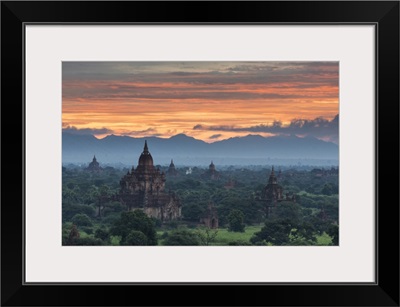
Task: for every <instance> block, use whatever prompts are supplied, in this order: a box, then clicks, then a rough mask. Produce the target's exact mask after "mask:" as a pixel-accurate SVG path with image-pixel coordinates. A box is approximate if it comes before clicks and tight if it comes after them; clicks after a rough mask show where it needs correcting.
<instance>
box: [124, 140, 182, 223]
mask: <svg viewBox="0 0 400 307" xmlns="http://www.w3.org/2000/svg"><path fill="white" fill-rule="evenodd" d="M165 181H166V179H165V173H164V172H160V170H159V169H158V168H156V167H155V166H154V164H153V157H152V156H151V154H150V152H149V149H148V146H147V141H145V143H144V149H143V152H142V154H141V155H140V157H139V163H138V166H137V168H136V169H135V168H134V167H132V169H131V171H128V173H127V174H126V175H125V176H124V177H123V178H122V179H121V181H120V193H119V199H120V200H121V202H122V203H124V204H125V205H126V206H127V209H128V210H136V209H141V210H143V211H144V212H145V213H146V214H147V215H148V216H151V217H154V218H157V219H159V220H161V221H171V220H176V219H179V218H180V217H181V203H180V200H179V198H178V196H177V195H175V193H167V192H165Z"/></svg>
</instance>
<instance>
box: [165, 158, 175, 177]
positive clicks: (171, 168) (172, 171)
mask: <svg viewBox="0 0 400 307" xmlns="http://www.w3.org/2000/svg"><path fill="white" fill-rule="evenodd" d="M167 176H172V177H176V176H178V171H177V170H176V168H175V164H174V160H172V159H171V164H170V165H169V167H168V170H167Z"/></svg>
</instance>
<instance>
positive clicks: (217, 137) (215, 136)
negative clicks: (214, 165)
mask: <svg viewBox="0 0 400 307" xmlns="http://www.w3.org/2000/svg"><path fill="white" fill-rule="evenodd" d="M221 136H222V134H220V133H219V134H213V135H212V136H210V137H209V139H211V140H212V139H219V138H220V137H221Z"/></svg>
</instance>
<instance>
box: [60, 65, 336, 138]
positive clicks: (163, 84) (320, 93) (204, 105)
mask: <svg viewBox="0 0 400 307" xmlns="http://www.w3.org/2000/svg"><path fill="white" fill-rule="evenodd" d="M338 82H339V65H338V62H80V63H79V62H64V63H63V114H62V119H63V129H64V131H66V132H68V131H69V132H71V133H81V134H89V133H90V134H93V135H95V136H97V137H104V136H106V135H109V134H116V135H129V136H132V137H148V136H158V137H170V136H173V135H176V134H178V133H184V134H186V135H189V136H193V137H195V138H197V139H202V140H204V141H206V142H213V141H218V140H222V139H226V138H229V137H233V136H244V135H248V134H260V135H263V136H270V135H276V134H282V133H294V134H297V135H301V136H305V135H311V136H316V137H318V138H320V139H325V140H332V141H337V133H338V131H337V124H336V126H335V125H334V124H333V123H334V122H333V119H334V118H335V116H336V115H337V114H338V112H339V102H338V100H339V98H338V97H339V88H338ZM317 118H324V119H325V121H323V122H322V123H321V121H318V120H317V121H315V119H317ZM295 119H302V120H308V121H307V122H306V124H304V122H299V121H297V122H296V124H295V125H293V120H295ZM274 122H275V124H274ZM291 123H292V125H291V126H290V124H291ZM305 125H307V127H308V128H307V129H306V127H305ZM322 126H324V127H323V128H321V127H322ZM335 127H336V128H335ZM289 128H290V129H289ZM318 128H320V129H318Z"/></svg>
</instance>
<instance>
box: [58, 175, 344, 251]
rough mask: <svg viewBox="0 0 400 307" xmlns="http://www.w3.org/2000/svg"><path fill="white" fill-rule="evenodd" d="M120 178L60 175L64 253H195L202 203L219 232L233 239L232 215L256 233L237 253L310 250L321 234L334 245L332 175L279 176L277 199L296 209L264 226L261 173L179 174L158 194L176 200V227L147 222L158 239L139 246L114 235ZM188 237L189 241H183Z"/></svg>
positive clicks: (277, 213) (120, 210) (276, 214)
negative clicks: (249, 247)
mask: <svg viewBox="0 0 400 307" xmlns="http://www.w3.org/2000/svg"><path fill="white" fill-rule="evenodd" d="M178 170H179V169H178ZM126 171H127V170H118V169H113V168H107V169H105V170H103V172H101V173H89V172H85V171H83V170H81V169H65V168H63V186H62V221H63V244H64V245H68V244H73V245H110V244H115V245H117V244H121V245H124V244H127V243H129V244H130V245H135V244H137V243H138V242H142V244H138V245H146V244H148V243H149V242H152V243H155V242H156V244H160V242H162V244H167V243H170V244H169V245H174V244H172V243H174V242H175V243H176V242H181V241H182V242H186V243H187V242H192V243H191V244H192V245H197V244H194V242H195V241H196V240H197V241H196V242H199V244H201V242H202V240H201V237H202V236H203V237H204V236H205V234H204V231H203V230H202V231H203V232H201V231H199V229H200V228H199V222H200V218H201V217H203V216H204V214H205V212H206V209H207V207H208V204H209V203H210V202H212V203H213V205H214V206H215V208H216V209H217V212H218V218H219V227H220V228H226V229H228V230H230V231H238V230H237V229H233V228H234V227H232V223H233V222H232V220H233V218H232V215H235V214H236V215H240V216H242V218H241V219H240V218H239V220H241V221H240V223H239V224H240V225H242V226H240V227H239V228H241V227H242V229H241V230H239V231H244V230H245V229H246V227H248V226H251V225H259V226H260V231H259V233H255V234H254V235H252V236H251V238H250V239H249V240H247V241H246V242H239V243H241V244H240V245H246V244H255V245H271V244H272V245H314V244H316V238H317V237H318V236H320V235H323V234H328V235H329V236H330V238H331V239H332V243H333V244H335V245H337V242H338V237H337V236H338V235H337V233H338V231H337V230H338V171H337V169H329V170H324V169H315V170H311V171H304V170H302V171H299V170H295V169H287V170H284V171H282V172H280V173H279V177H278V180H279V184H281V185H282V186H283V188H284V193H286V192H287V193H295V195H296V197H295V199H296V202H295V203H292V202H282V203H280V204H279V206H277V208H275V209H274V211H273V213H272V214H271V216H270V217H269V218H268V219H266V214H265V203H264V202H263V201H262V200H261V193H262V190H263V189H264V187H265V185H266V184H267V180H268V176H269V173H270V170H269V169H267V168H265V169H260V170H249V169H245V168H243V169H236V168H231V169H227V170H224V171H223V172H220V178H219V180H207V179H206V178H204V177H203V176H202V174H203V173H204V172H205V169H201V168H193V169H192V172H191V174H188V175H186V174H185V170H180V175H179V176H177V177H167V182H166V190H167V191H168V190H171V191H174V192H175V193H177V195H178V196H179V197H180V199H181V203H182V205H183V206H182V215H183V219H182V220H181V221H173V222H170V223H164V224H162V223H161V221H157V220H154V219H150V222H151V223H152V224H153V225H154V229H155V230H159V232H160V231H161V233H162V236H163V237H160V235H156V239H155V240H156V241H154V239H153V238H150V239H149V238H146V239H145V238H144V237H143V236H141V235H140V234H139V233H136V235H131V236H130V237H129V238H130V239H129V240H128V239H127V236H128V234H125V235H123V234H122V233H118V231H116V228H117V226H118V224H119V223H122V224H123V223H125V222H126V221H123V220H122V217H123V215H124V213H125V211H126V210H125V207H124V205H122V204H121V203H120V202H119V201H118V198H117V197H114V195H117V193H118V191H119V180H120V178H121V177H122V176H123V175H124V174H125V173H126ZM235 212H236V213H235ZM236 220H237V218H236ZM74 225H75V226H74ZM131 230H134V228H132V227H131ZM135 231H139V232H142V231H141V230H135ZM77 233H79V235H78V234H77ZM193 233H194V235H193ZM174 236H175V239H174ZM176 236H177V237H178V238H176ZM140 237H141V238H140ZM190 237H191V238H192V239H193V238H195V239H196V240H195V239H193V240H189V239H188V238H190ZM134 238H136V239H134ZM216 238H218V236H216ZM181 239H182V240H181ZM135 240H138V241H137V242H136V241H135ZM206 241H207V240H206ZM211 241H212V240H211ZM211 241H210V242H208V243H212V242H211ZM135 242H136V243H135ZM143 242H147V243H146V244H144V243H143ZM182 242H181V243H182ZM133 243H135V244H133ZM129 244H128V245H129ZM180 245H185V244H180ZM202 245H204V240H203V244H202ZM232 245H235V244H234V242H233V243H232Z"/></svg>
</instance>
